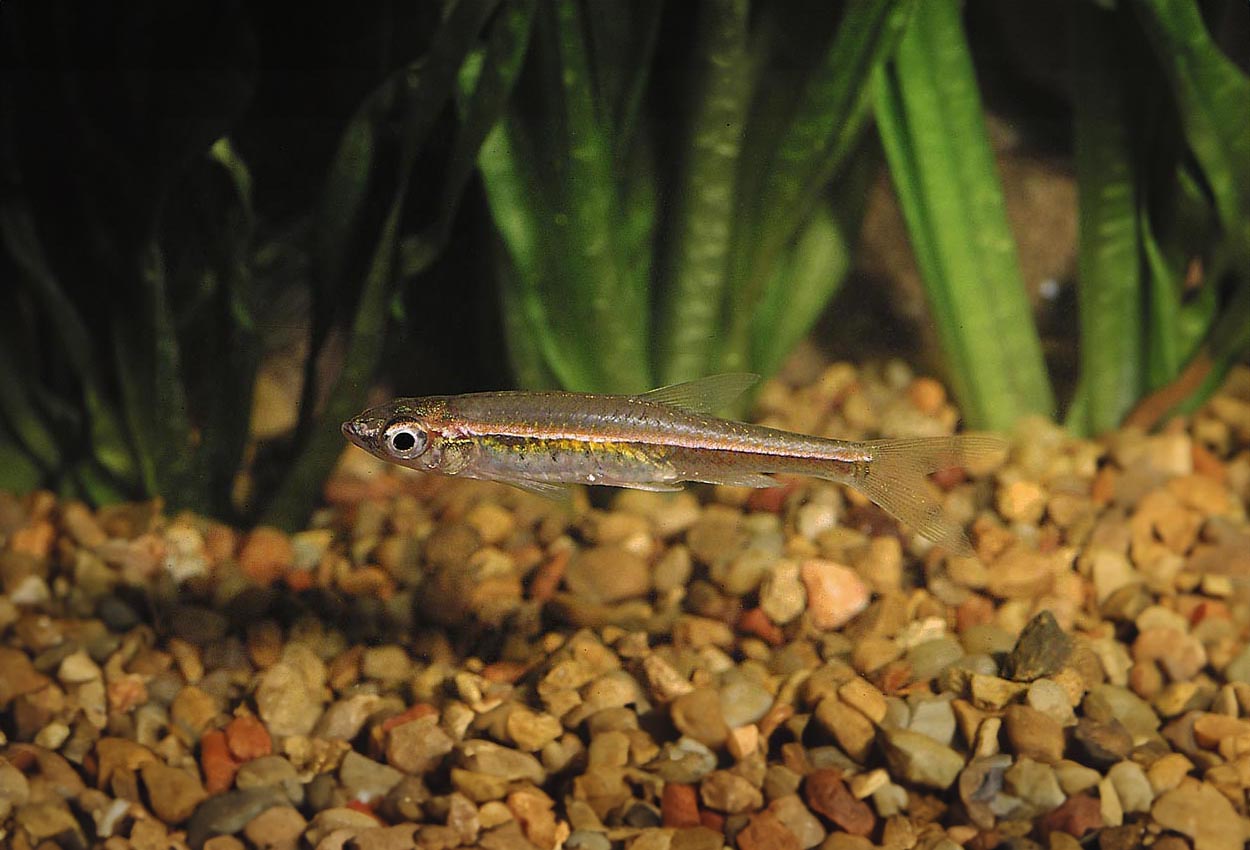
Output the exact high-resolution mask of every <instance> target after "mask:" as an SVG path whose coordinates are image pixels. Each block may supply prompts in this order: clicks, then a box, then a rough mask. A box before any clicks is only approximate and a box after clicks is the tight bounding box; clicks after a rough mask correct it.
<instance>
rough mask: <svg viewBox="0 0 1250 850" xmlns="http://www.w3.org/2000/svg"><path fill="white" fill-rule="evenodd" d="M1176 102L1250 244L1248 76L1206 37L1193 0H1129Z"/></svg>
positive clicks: (1229, 220) (1229, 219)
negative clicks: (1170, 86) (1153, 48)
mask: <svg viewBox="0 0 1250 850" xmlns="http://www.w3.org/2000/svg"><path fill="white" fill-rule="evenodd" d="M1133 5H1134V8H1135V9H1136V10H1137V11H1138V12H1139V17H1140V18H1141V21H1142V23H1143V25H1144V26H1145V28H1146V32H1147V34H1148V35H1149V36H1150V38H1151V41H1152V42H1153V44H1154V47H1155V53H1156V56H1157V57H1158V59H1159V61H1160V63H1161V65H1162V66H1163V70H1164V72H1165V73H1166V74H1167V76H1168V79H1169V80H1170V82H1171V84H1172V94H1173V96H1174V97H1175V98H1176V102H1177V105H1178V106H1179V107H1180V112H1181V118H1182V126H1183V128H1184V131H1185V138H1186V139H1187V140H1188V142H1189V146H1190V147H1191V148H1192V149H1193V152H1194V155H1195V156H1196V157H1197V159H1198V161H1199V163H1201V165H1202V170H1203V173H1204V175H1205V176H1206V179H1207V183H1208V185H1209V186H1210V188H1211V193H1212V195H1213V196H1214V198H1215V206H1216V209H1217V210H1219V213H1220V218H1221V221H1222V223H1223V225H1224V227H1225V229H1226V230H1227V231H1228V232H1229V234H1230V236H1232V237H1233V238H1234V239H1236V240H1237V241H1238V242H1239V243H1240V247H1239V250H1242V251H1250V107H1248V106H1247V105H1248V104H1250V77H1247V76H1246V75H1245V74H1244V73H1242V72H1241V70H1240V69H1239V68H1238V67H1237V66H1236V65H1235V64H1234V63H1233V61H1232V60H1231V59H1229V58H1228V57H1227V56H1225V55H1224V54H1223V52H1222V51H1221V50H1220V49H1219V47H1218V46H1217V45H1216V44H1215V42H1214V41H1212V40H1211V35H1210V33H1208V32H1207V29H1206V25H1205V24H1204V23H1203V21H1202V12H1201V10H1200V9H1199V7H1198V4H1197V3H1196V2H1195V0H1134V2H1133Z"/></svg>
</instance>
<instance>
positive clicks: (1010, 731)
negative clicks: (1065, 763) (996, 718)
mask: <svg viewBox="0 0 1250 850" xmlns="http://www.w3.org/2000/svg"><path fill="white" fill-rule="evenodd" d="M1003 729H1004V731H1005V732H1006V734H1007V741H1008V743H1009V744H1010V745H1011V749H1012V752H1014V753H1016V754H1017V755H1019V756H1027V757H1028V758H1031V759H1035V760H1037V761H1040V762H1045V763H1046V764H1054V763H1055V762H1057V761H1059V760H1060V759H1061V758H1063V750H1064V746H1065V741H1064V735H1063V726H1061V725H1060V724H1059V722H1058V721H1057V720H1054V719H1053V718H1051V717H1048V716H1047V715H1045V714H1043V713H1042V712H1040V711H1037V710H1036V709H1033V708H1030V707H1029V706H1027V705H1011V706H1008V707H1007V710H1006V711H1005V712H1004V714H1003Z"/></svg>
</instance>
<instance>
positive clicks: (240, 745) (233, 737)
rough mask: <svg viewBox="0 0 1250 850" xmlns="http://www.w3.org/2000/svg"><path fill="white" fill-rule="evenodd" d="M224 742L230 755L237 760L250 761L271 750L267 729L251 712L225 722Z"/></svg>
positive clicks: (271, 743) (271, 742)
mask: <svg viewBox="0 0 1250 850" xmlns="http://www.w3.org/2000/svg"><path fill="white" fill-rule="evenodd" d="M226 743H227V745H228V746H229V749H230V755H232V756H234V758H236V759H238V760H239V761H251V760H252V759H256V758H260V757H261V756H267V755H269V754H270V753H272V752H273V741H271V740H270V738H269V730H268V729H266V728H265V724H263V723H261V722H260V720H259V719H258V718H256V717H255V716H253V715H251V714H245V715H243V716H242V717H236V718H234V720H231V721H230V722H229V723H228V724H226Z"/></svg>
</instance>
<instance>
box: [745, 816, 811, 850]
mask: <svg viewBox="0 0 1250 850" xmlns="http://www.w3.org/2000/svg"><path fill="white" fill-rule="evenodd" d="M737 844H738V847H739V848H740V850H774V849H775V850H801V845H800V844H799V839H798V837H797V836H795V834H794V833H793V832H791V831H790V830H789V829H788V828H787V827H786V826H785V824H783V823H782V822H781V821H780V820H779V819H778V818H777V816H776V815H774V814H773V813H772V812H767V811H765V812H756V813H755V814H753V815H751V817H750V819H749V820H748V821H747V825H746V826H745V827H743V829H742V830H741V831H740V832H739V833H738V836H737Z"/></svg>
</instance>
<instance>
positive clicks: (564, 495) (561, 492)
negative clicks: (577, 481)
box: [497, 478, 573, 502]
mask: <svg viewBox="0 0 1250 850" xmlns="http://www.w3.org/2000/svg"><path fill="white" fill-rule="evenodd" d="M497 480H498V481H500V482H501V483H503V484H509V485H511V486H513V487H516V488H517V489H518V490H524V491H525V492H527V493H533V494H534V495H535V496H542V497H543V498H544V499H551V500H552V501H553V502H568V501H571V500H572V498H573V491H572V489H571V488H570V486H569V485H568V484H552V483H550V482H547V481H534V480H532V479H529V478H500V479H497Z"/></svg>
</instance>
